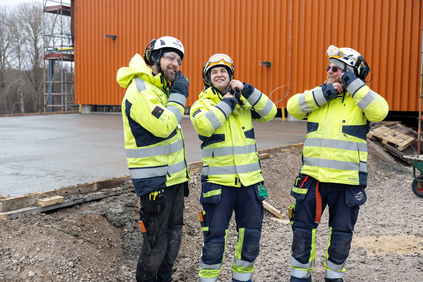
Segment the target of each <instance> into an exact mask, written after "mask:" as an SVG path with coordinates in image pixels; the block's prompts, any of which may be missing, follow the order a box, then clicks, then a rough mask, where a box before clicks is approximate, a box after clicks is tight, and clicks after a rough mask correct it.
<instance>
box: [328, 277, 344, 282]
mask: <svg viewBox="0 0 423 282" xmlns="http://www.w3.org/2000/svg"><path fill="white" fill-rule="evenodd" d="M328 282H344V279H341V278H338V279H334V280H330V281H328Z"/></svg>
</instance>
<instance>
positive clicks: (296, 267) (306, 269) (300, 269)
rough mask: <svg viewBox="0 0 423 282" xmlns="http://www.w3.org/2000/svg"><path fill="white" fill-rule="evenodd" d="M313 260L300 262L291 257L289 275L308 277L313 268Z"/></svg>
mask: <svg viewBox="0 0 423 282" xmlns="http://www.w3.org/2000/svg"><path fill="white" fill-rule="evenodd" d="M313 266H314V260H312V261H311V262H309V263H300V262H299V261H297V260H296V259H295V258H294V257H291V276H293V277H296V278H301V279H303V278H310V277H311V271H312V270H313Z"/></svg>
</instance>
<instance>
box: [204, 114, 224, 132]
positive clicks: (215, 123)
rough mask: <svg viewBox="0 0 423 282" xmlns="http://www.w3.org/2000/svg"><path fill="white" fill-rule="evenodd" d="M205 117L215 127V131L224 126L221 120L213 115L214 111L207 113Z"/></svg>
mask: <svg viewBox="0 0 423 282" xmlns="http://www.w3.org/2000/svg"><path fill="white" fill-rule="evenodd" d="M204 116H205V117H206V118H207V119H208V120H209V122H210V123H211V125H212V126H213V129H214V130H216V129H218V128H219V127H221V126H222V124H221V123H220V121H219V119H218V118H217V117H216V115H215V114H214V113H213V111H208V112H207V113H205V114H204Z"/></svg>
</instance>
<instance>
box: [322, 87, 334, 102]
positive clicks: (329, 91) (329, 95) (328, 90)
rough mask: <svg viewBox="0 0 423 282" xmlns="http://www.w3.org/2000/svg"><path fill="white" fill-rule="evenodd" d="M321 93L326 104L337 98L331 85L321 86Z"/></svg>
mask: <svg viewBox="0 0 423 282" xmlns="http://www.w3.org/2000/svg"><path fill="white" fill-rule="evenodd" d="M322 92H323V96H324V97H325V99H326V101H327V102H330V101H332V100H333V99H335V98H336V97H337V96H338V93H336V91H335V88H333V85H332V84H328V85H323V86H322Z"/></svg>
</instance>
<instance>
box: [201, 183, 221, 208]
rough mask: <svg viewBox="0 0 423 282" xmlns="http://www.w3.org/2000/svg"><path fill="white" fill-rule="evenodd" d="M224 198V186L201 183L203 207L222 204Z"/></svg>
mask: <svg viewBox="0 0 423 282" xmlns="http://www.w3.org/2000/svg"><path fill="white" fill-rule="evenodd" d="M221 197H222V186H220V185H217V184H214V183H208V182H203V183H201V197H200V203H201V204H202V205H210V204H212V205H215V204H217V203H219V202H220V199H221Z"/></svg>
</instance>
